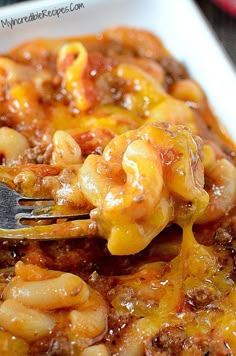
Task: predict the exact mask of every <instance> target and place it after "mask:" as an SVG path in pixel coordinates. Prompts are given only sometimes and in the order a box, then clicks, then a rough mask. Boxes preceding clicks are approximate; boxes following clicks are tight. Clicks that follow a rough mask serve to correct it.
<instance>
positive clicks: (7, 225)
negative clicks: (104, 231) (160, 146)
mask: <svg viewBox="0 0 236 356" xmlns="http://www.w3.org/2000/svg"><path fill="white" fill-rule="evenodd" d="M37 203H41V204H42V205H41V206H40V207H39V206H37V205H35V204H37ZM52 219H53V221H54V220H55V219H67V220H69V221H66V222H62V223H58V224H57V223H56V224H55V223H53V224H52V223H51V220H52ZM71 219H73V220H72V221H70V220H71ZM39 220H49V225H43V226H40V225H37V222H38V221H39ZM31 221H33V222H34V223H36V225H34V226H29V225H27V224H24V223H23V222H31ZM95 233H96V226H95V224H94V222H93V221H92V220H91V219H89V213H88V212H73V213H65V214H63V213H58V212H57V210H56V209H55V203H54V201H53V200H51V199H45V198H31V197H25V196H23V195H21V194H19V193H17V192H16V191H14V190H12V189H11V188H9V187H8V186H6V185H5V184H3V183H0V237H2V238H13V239H39V240H44V239H47V240H54V239H58V238H73V237H84V236H90V235H92V236H93V235H94V234H95Z"/></svg>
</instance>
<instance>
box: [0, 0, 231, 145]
mask: <svg viewBox="0 0 236 356" xmlns="http://www.w3.org/2000/svg"><path fill="white" fill-rule="evenodd" d="M81 2H82V1H78V0H77V1H73V0H71V1H62V0H41V1H31V2H25V3H22V4H19V5H13V6H8V7H5V8H1V12H0V52H1V53H3V52H4V51H7V50H9V49H10V48H11V47H12V46H15V45H17V44H19V43H21V42H23V41H26V40H28V39H32V38H35V37H65V36H75V35H80V34H86V33H94V32H98V31H101V30H103V29H104V28H106V27H109V26H115V25H130V26H136V27H141V28H145V29H148V30H151V31H152V32H154V33H155V34H157V35H158V36H160V38H161V39H162V40H163V42H164V44H165V45H166V47H167V48H168V49H169V50H170V51H171V52H172V53H173V54H174V56H176V58H177V59H179V60H180V61H182V62H183V63H184V64H185V65H186V66H187V68H188V70H189V72H190V74H191V75H192V77H193V78H194V79H196V80H197V81H198V82H199V83H200V84H201V85H202V87H203V88H204V90H205V92H206V93H207V95H208V98H209V100H210V103H211V105H212V107H213V109H214V111H215V113H216V114H217V115H218V117H219V118H220V120H221V122H223V123H224V125H225V126H226V127H227V129H228V131H229V132H230V133H231V135H232V136H233V137H234V138H235V139H236V109H235V107H236V105H235V100H236V76H235V71H234V68H233V65H232V64H231V62H230V60H229V58H228V57H227V55H226V53H225V51H224V50H223V49H222V47H221V46H220V45H219V43H218V42H217V40H216V38H215V37H214V34H213V33H212V31H211V30H210V28H209V27H208V25H207V23H206V22H205V20H204V18H203V17H202V15H201V13H200V12H199V10H198V9H197V7H196V6H195V4H194V3H193V1H192V0H178V1H176V0H83V4H84V8H81V9H80V10H77V11H73V12H68V13H66V14H61V16H60V17H59V18H58V17H56V16H55V17H45V18H43V19H41V20H36V21H34V22H28V23H24V24H19V25H15V26H13V28H12V29H11V28H10V27H7V25H5V26H4V22H5V21H6V20H8V21H9V22H11V19H17V18H22V17H24V16H29V15H30V13H32V12H33V13H34V14H36V13H37V12H39V11H42V10H44V9H47V10H49V9H51V10H52V9H59V8H61V7H65V6H70V4H73V5H72V6H75V5H76V4H80V3H81ZM2 21H3V22H2ZM5 23H6V22H5Z"/></svg>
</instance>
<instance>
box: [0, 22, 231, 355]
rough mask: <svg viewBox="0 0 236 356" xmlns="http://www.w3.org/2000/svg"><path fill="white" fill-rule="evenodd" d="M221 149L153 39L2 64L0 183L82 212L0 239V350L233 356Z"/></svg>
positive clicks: (109, 41)
mask: <svg viewBox="0 0 236 356" xmlns="http://www.w3.org/2000/svg"><path fill="white" fill-rule="evenodd" d="M235 152H236V151H235V145H234V143H233V142H232V141H231V140H230V138H229V137H228V136H227V134H226V132H225V131H224V129H223V128H222V127H221V125H220V124H219V123H218V122H217V120H216V118H215V116H214V115H213V113H212V111H211V109H210V107H209V105H208V102H207V98H206V96H205V94H204V92H203V91H202V89H201V88H200V87H199V85H198V84H197V83H196V82H195V81H194V80H192V79H191V78H190V77H189V75H188V73H187V71H186V69H185V68H184V67H183V66H182V65H181V64H180V63H179V62H177V61H176V60H175V59H174V58H173V57H172V56H171V54H170V53H169V52H168V51H167V50H166V49H165V47H164V46H163V44H162V43H161V41H160V40H159V39H158V38H156V37H155V36H154V35H152V34H151V33H148V32H146V31H142V30H138V29H133V28H124V27H119V28H114V29H109V30H106V31H104V32H103V33H101V34H98V35H96V36H89V37H81V38H80V37H78V38H70V39H51V40H50V39H38V40H34V41H31V42H28V43H25V44H22V45H20V46H19V47H18V48H15V49H13V50H11V51H10V52H9V53H7V54H4V55H2V56H0V159H1V165H0V181H1V182H3V183H5V184H7V185H8V186H9V187H11V188H12V189H15V190H17V191H18V192H20V193H22V194H23V195H25V196H29V197H44V198H49V199H53V200H54V201H55V206H54V208H53V209H54V211H55V212H57V213H58V212H63V213H68V214H73V213H76V212H78V211H86V212H89V213H90V219H89V220H85V221H82V222H81V221H79V220H73V221H67V220H66V219H57V220H56V219H53V218H52V219H51V221H49V224H48V225H45V221H38V222H37V226H29V227H28V228H27V229H20V230H18V231H17V230H13V231H4V230H0V237H1V239H0V245H1V248H0V268H1V271H0V290H1V304H0V354H1V355H16V356H17V355H20V356H24V355H81V356H89V355H102V356H103V355H104V356H105V355H127V356H132V355H133V356H136V355H137V356H139V355H140V356H142V355H147V356H154V355H155V356H156V355H165V356H167V355H168V356H169V355H173V356H176V355H218V356H223V355H225V356H226V355H236V351H235V350H236V303H235V298H236V288H235V280H236V277H235V270H236V265H235V261H236V260H235V234H236V215H235V211H236V210H235V204H236V168H235ZM9 236H10V237H11V239H9ZM19 237H20V238H21V239H20V240H19ZM6 238H7V239H6ZM16 238H17V239H16Z"/></svg>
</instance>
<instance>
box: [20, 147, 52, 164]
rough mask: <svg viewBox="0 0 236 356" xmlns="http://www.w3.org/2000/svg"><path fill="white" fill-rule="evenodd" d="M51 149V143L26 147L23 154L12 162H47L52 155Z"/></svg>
mask: <svg viewBox="0 0 236 356" xmlns="http://www.w3.org/2000/svg"><path fill="white" fill-rule="evenodd" d="M52 149H53V146H52V144H50V145H48V146H44V145H39V146H35V147H31V148H28V149H27V150H25V152H24V154H23V155H22V156H20V157H19V159H18V161H17V162H14V164H27V163H36V164H49V163H50V160H51V157H52Z"/></svg>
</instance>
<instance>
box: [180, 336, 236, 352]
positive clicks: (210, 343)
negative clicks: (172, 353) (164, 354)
mask: <svg viewBox="0 0 236 356" xmlns="http://www.w3.org/2000/svg"><path fill="white" fill-rule="evenodd" d="M185 348H187V350H189V351H190V352H191V353H192V355H194V356H203V355H204V356H232V353H231V351H230V349H229V347H228V345H227V344H226V343H225V342H224V340H223V339H222V338H221V337H219V336H218V335H214V334H213V333H210V334H209V335H205V336H193V337H190V338H188V339H187V340H186V341H185ZM176 356H177V355H176Z"/></svg>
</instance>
